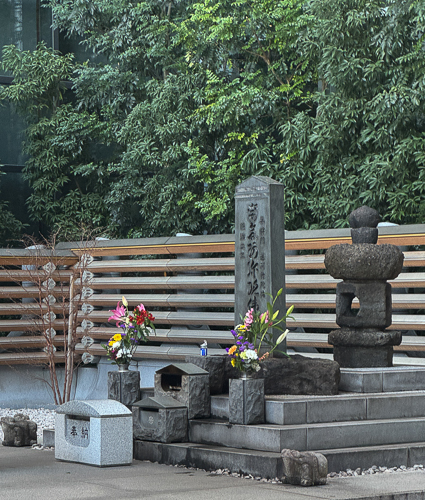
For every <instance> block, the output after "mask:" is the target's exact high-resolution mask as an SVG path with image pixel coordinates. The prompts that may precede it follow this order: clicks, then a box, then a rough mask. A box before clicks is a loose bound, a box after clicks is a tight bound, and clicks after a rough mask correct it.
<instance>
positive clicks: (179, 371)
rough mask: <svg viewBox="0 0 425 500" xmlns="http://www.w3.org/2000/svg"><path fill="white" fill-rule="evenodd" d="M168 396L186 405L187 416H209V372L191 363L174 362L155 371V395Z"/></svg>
mask: <svg viewBox="0 0 425 500" xmlns="http://www.w3.org/2000/svg"><path fill="white" fill-rule="evenodd" d="M156 396H170V397H172V398H174V399H176V400H177V401H179V402H180V403H183V404H184V405H185V406H187V416H188V418H189V419H192V418H203V417H209V416H210V413H211V398H210V383H209V373H208V372H207V371H206V370H203V369H202V368H200V367H199V366H196V365H194V364H192V363H174V364H172V365H168V366H166V367H164V368H161V369H160V370H158V371H157V372H156V373H155V397H156Z"/></svg>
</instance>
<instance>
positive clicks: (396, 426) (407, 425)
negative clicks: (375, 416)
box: [189, 417, 425, 452]
mask: <svg viewBox="0 0 425 500" xmlns="http://www.w3.org/2000/svg"><path fill="white" fill-rule="evenodd" d="M421 436H425V417H421V418H402V419H396V420H364V421H351V422H328V423H315V424H303V425H285V426H278V425H273V424H261V425H247V426H246V425H238V424H229V423H228V422H225V421H219V420H190V421H189V441H190V442H192V443H202V444H210V445H217V446H228V447H231V448H242V449H251V450H259V451H271V452H280V451H281V450H282V449H283V448H289V449H294V450H299V451H305V450H323V449H341V448H353V447H364V446H381V445H392V444H397V443H414V442H416V441H417V440H418V437H419V438H421Z"/></svg>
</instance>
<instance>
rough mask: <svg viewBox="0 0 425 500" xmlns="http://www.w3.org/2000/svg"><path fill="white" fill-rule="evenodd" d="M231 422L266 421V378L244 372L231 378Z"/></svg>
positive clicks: (247, 423) (256, 422)
mask: <svg viewBox="0 0 425 500" xmlns="http://www.w3.org/2000/svg"><path fill="white" fill-rule="evenodd" d="M229 423H230V424H243V425H249V424H262V423H264V379H263V378H253V377H252V376H251V374H250V373H246V372H244V373H242V374H241V377H240V378H233V379H230V380H229Z"/></svg>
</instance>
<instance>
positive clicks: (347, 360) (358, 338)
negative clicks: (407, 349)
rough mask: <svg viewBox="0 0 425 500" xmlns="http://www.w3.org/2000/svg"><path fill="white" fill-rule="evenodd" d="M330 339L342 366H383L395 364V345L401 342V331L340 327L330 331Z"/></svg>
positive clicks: (336, 358) (336, 359)
mask: <svg viewBox="0 0 425 500" xmlns="http://www.w3.org/2000/svg"><path fill="white" fill-rule="evenodd" d="M328 341H329V343H330V344H331V345H333V346H334V360H335V361H336V362H337V363H339V365H340V366H341V367H344V368H368V367H370V368H383V367H390V366H392V365H393V346H394V345H399V344H400V343H401V332H400V331H380V330H375V329H360V328H359V329H356V328H340V329H339V330H333V331H332V332H330V333H329V337H328Z"/></svg>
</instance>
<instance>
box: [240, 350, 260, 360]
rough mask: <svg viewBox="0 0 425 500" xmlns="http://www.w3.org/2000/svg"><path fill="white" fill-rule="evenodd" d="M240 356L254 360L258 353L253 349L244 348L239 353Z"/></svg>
mask: <svg viewBox="0 0 425 500" xmlns="http://www.w3.org/2000/svg"><path fill="white" fill-rule="evenodd" d="M241 358H242V359H247V360H249V361H255V360H256V359H258V355H257V353H256V352H255V351H254V349H246V350H245V351H243V352H242V353H241Z"/></svg>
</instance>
